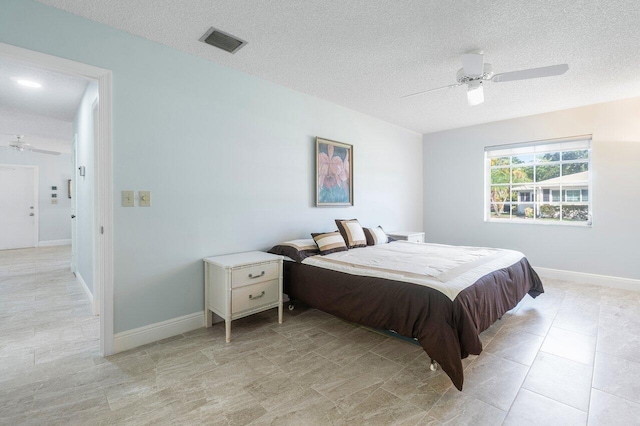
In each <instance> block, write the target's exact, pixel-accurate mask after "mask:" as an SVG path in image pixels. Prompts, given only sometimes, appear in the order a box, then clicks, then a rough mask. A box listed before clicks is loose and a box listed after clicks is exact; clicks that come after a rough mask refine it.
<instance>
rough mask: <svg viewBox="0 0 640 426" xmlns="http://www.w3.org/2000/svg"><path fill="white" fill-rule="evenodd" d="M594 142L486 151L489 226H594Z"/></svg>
mask: <svg viewBox="0 0 640 426" xmlns="http://www.w3.org/2000/svg"><path fill="white" fill-rule="evenodd" d="M590 170H591V136H583V137H577V138H571V139H562V140H552V141H540V142H528V143H523V144H511V145H499V146H490V147H486V148H485V171H486V185H485V200H486V201H485V221H488V222H509V223H519V222H523V223H540V224H566V225H583V226H590V225H591V217H592V209H591V198H592V197H591V196H590V193H591V175H590Z"/></svg>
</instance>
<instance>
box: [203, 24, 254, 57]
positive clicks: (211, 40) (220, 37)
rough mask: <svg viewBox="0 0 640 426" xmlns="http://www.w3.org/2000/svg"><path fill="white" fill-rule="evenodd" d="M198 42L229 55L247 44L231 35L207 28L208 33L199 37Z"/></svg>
mask: <svg viewBox="0 0 640 426" xmlns="http://www.w3.org/2000/svg"><path fill="white" fill-rule="evenodd" d="M200 41H203V42H205V43H207V44H210V45H212V46H215V47H217V48H218V49H222V50H224V51H225V52H229V53H236V52H237V51H238V50H240V48H241V47H242V46H244V45H245V44H247V42H246V41H244V40H240V39H239V38H237V37H234V36H232V35H231V34H227V33H225V32H224V31H220V30H217V29H215V28H213V27H211V28H209V31H207V32H206V33H204V35H203V36H202V37H200Z"/></svg>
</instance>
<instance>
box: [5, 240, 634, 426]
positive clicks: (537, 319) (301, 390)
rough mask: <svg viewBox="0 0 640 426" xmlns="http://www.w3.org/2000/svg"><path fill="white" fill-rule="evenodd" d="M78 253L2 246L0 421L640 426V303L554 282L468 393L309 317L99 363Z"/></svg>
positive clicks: (491, 355) (343, 328)
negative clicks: (72, 260) (77, 272)
mask: <svg viewBox="0 0 640 426" xmlns="http://www.w3.org/2000/svg"><path fill="white" fill-rule="evenodd" d="M69 257H70V252H69V248H68V247H51V248H40V249H28V250H12V251H4V252H0V423H1V424H7V425H15V424H83V425H84V424H184V425H188V424H215V425H218V424H219V425H227V424H234V425H241V424H255V425H262V424H292V425H313V424H318V425H330V424H336V425H346V424H348V425H360V424H381V425H389V424H401V425H439V424H454V425H459V424H474V425H493V424H496V425H499V424H509V425H525V424H541V425H549V424H554V425H555V424H562V425H570V424H578V425H584V424H586V423H587V422H589V424H590V425H600V424H613V425H620V424H624V425H631V424H640V363H639V362H638V356H637V354H638V353H639V352H640V293H636V292H629V291H622V290H613V289H607V288H600V287H593V286H587V285H580V284H575V283H568V282H561V281H549V280H547V281H545V288H546V293H545V294H544V295H542V296H540V297H539V298H538V299H536V300H533V299H531V298H530V297H528V296H527V297H526V298H525V300H523V302H521V303H520V305H518V306H517V307H516V308H515V309H514V310H513V311H511V312H510V313H508V314H506V315H505V316H504V317H503V319H502V320H501V321H498V322H497V323H496V324H494V325H493V326H492V327H491V328H490V329H489V330H487V331H485V332H484V333H483V334H482V335H481V337H482V340H483V342H484V346H485V351H484V352H483V353H482V354H481V355H480V356H477V357H474V356H472V357H470V358H469V359H467V360H465V367H466V369H465V376H466V377H465V387H464V391H463V392H458V391H457V390H456V389H455V388H453V387H452V386H451V383H450V381H449V379H448V377H447V376H446V375H444V374H443V373H442V372H441V371H440V370H438V371H436V372H431V371H429V368H428V358H427V356H426V355H425V354H424V352H423V351H422V350H421V349H420V348H418V347H415V346H413V345H410V344H408V343H404V342H402V341H400V340H397V339H393V338H389V337H386V336H382V335H380V334H377V333H374V332H371V331H370V330H368V329H366V328H362V327H359V326H357V325H354V324H350V323H347V322H344V321H341V320H339V319H337V318H335V317H332V316H330V315H327V314H325V313H322V312H319V311H317V310H314V309H305V308H303V307H299V308H297V309H296V310H295V311H294V312H293V313H290V312H287V314H286V315H285V321H284V324H282V325H279V324H278V323H277V321H276V316H277V315H276V313H275V311H270V312H266V313H262V314H258V315H255V316H253V317H248V318H245V319H243V320H239V321H236V322H234V323H233V331H232V338H233V340H232V342H231V343H228V344H226V343H225V342H224V327H223V326H222V325H216V326H214V327H212V328H211V329H208V330H205V329H200V330H196V331H193V332H190V333H186V334H183V335H179V336H175V337H172V338H169V339H166V340H164V341H161V342H157V343H153V344H150V345H146V346H144V347H141V348H138V349H134V350H131V351H128V352H125V353H121V354H117V355H115V356H111V357H108V358H106V359H104V358H101V357H100V356H99V355H98V350H99V342H98V334H99V331H98V327H99V325H98V319H97V317H94V316H93V315H92V314H91V310H90V307H89V303H88V301H87V299H86V296H85V295H84V293H83V290H82V289H81V288H80V286H79V285H78V284H77V283H76V282H75V280H74V277H73V275H72V274H70V273H69V271H68V265H69Z"/></svg>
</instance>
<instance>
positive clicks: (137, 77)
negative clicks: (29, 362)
mask: <svg viewBox="0 0 640 426" xmlns="http://www.w3.org/2000/svg"><path fill="white" fill-rule="evenodd" d="M212 24H214V23H212ZM0 42H3V43H8V44H12V45H16V46H21V47H24V48H27V49H32V50H37V51H40V52H45V53H47V54H51V55H56V56H60V57H63V58H68V59H71V60H75V61H78V62H83V63H87V64H90V65H95V66H98V67H102V68H106V69H109V70H112V71H113V144H114V146H113V153H114V200H116V201H115V203H116V204H115V205H114V217H115V223H114V244H115V283H114V292H115V300H114V304H115V331H116V332H122V331H125V330H129V329H133V328H137V327H141V326H144V325H148V324H152V323H155V322H159V321H164V320H168V319H171V318H175V317H179V316H182V315H187V314H191V313H194V312H198V311H202V310H203V309H204V302H203V299H204V298H203V292H204V290H203V266H202V261H201V259H202V258H203V257H206V256H211V255H216V254H222V253H232V252H239V251H245V250H254V249H266V248H268V247H270V246H272V245H273V244H275V243H276V242H278V241H282V240H285V239H292V238H300V237H305V236H307V235H309V233H310V232H318V231H328V230H333V229H335V225H334V223H333V219H335V218H353V217H357V218H359V219H360V221H361V222H362V223H363V224H364V225H371V226H375V225H383V226H384V227H385V229H400V228H402V229H415V230H421V229H422V218H423V215H422V209H423V199H422V136H421V135H419V134H417V133H414V132H411V131H408V130H405V129H402V128H399V127H397V126H394V125H391V124H388V123H385V122H383V121H380V120H377V119H373V118H371V117H368V116H365V115H363V114H360V113H357V112H354V111H351V110H349V109H346V108H343V107H340V106H337V105H334V104H331V103H329V102H326V101H323V100H320V99H317V98H314V97H312V96H308V95H305V94H302V93H299V92H296V91H293V90H290V89H287V88H284V87H282V86H278V85H276V84H273V83H270V82H267V81H264V80H262V79H259V78H256V77H253V76H250V75H247V74H244V73H241V72H238V71H235V70H232V69H229V68H225V67H223V66H220V65H217V64H215V63H213V62H209V61H206V60H204V59H201V58H198V57H194V56H190V55H188V54H186V53H182V52H180V51H177V50H175V49H172V48H169V47H166V46H163V45H160V44H157V43H154V42H151V41H148V40H145V39H142V38H140V37H136V36H132V35H130V34H127V33H125V32H122V31H118V30H115V29H113V28H110V27H107V26H104V25H101V24H98V23H96V22H93V21H90V20H87V19H84V18H80V17H78V16H75V15H72V14H69V13H66V12H63V11H60V10H58V9H54V8H51V7H48V6H45V5H42V4H40V3H36V2H34V1H30V0H8V1H7V0H3V2H2V12H1V14H0ZM241 52H242V51H241ZM241 52H240V53H239V54H242V53H241ZM315 136H321V137H325V138H328V139H333V140H338V141H342V142H345V143H350V144H353V145H354V169H355V170H354V184H355V203H356V204H355V206H354V207H349V208H324V209H323V208H316V207H314V200H315V195H314V181H315V177H314V174H315V172H314V149H315V148H314V138H315ZM121 190H136V191H138V190H150V191H151V194H152V207H150V208H140V207H135V208H122V207H120V206H119V202H120V191H121Z"/></svg>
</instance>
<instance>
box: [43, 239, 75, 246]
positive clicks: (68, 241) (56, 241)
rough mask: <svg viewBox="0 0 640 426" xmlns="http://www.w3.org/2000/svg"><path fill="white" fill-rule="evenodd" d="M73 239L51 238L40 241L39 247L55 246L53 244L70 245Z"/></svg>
mask: <svg viewBox="0 0 640 426" xmlns="http://www.w3.org/2000/svg"><path fill="white" fill-rule="evenodd" d="M70 245H71V240H49V241H39V242H38V247H53V246H70Z"/></svg>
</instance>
